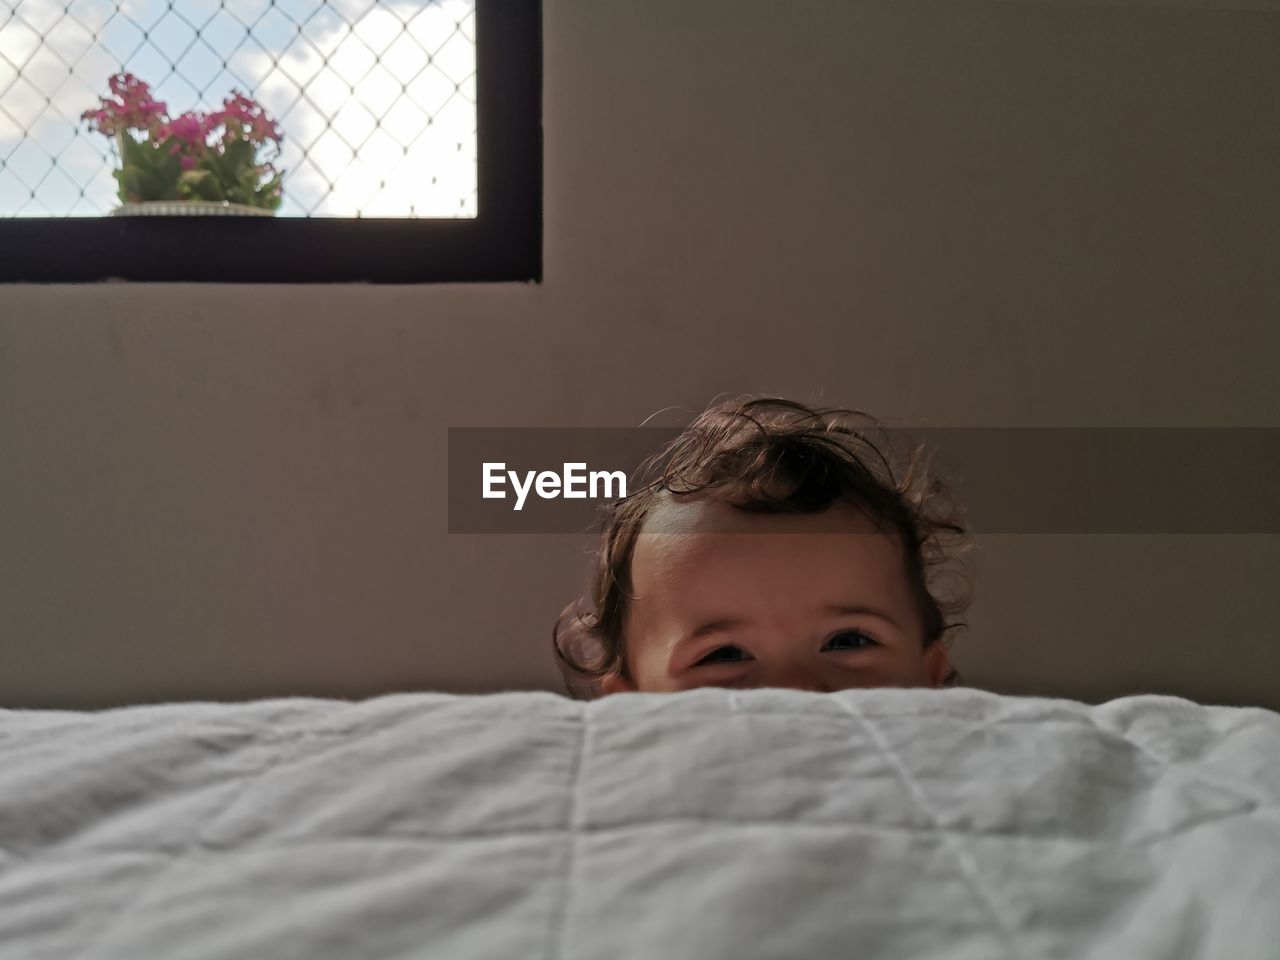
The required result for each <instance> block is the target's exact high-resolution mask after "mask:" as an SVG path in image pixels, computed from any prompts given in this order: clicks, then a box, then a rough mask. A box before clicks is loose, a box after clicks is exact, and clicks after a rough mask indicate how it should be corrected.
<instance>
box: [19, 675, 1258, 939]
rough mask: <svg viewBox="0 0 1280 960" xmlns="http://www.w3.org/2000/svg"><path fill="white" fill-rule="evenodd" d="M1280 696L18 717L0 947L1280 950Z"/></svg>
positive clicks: (860, 696) (631, 699)
mask: <svg viewBox="0 0 1280 960" xmlns="http://www.w3.org/2000/svg"><path fill="white" fill-rule="evenodd" d="M1278 799H1280V715H1277V714H1275V713H1271V712H1268V711H1264V710H1245V709H1231V708H1221V707H1202V706H1198V705H1196V704H1194V703H1190V702H1187V701H1184V700H1177V699H1173V698H1167V697H1137V698H1130V699H1126V700H1117V701H1113V702H1111V703H1109V704H1105V705H1103V706H1098V707H1089V706H1085V705H1083V704H1079V703H1074V702H1070V701H1060V700H1043V699H1020V698H1011V697H1000V696H996V695H994V694H988V693H982V692H979V691H974V690H950V691H904V690H872V691H847V692H843V693H837V694H825V695H824V694H812V693H803V692H799V691H793V690H752V691H738V692H732V691H727V690H721V689H701V690H695V691H691V692H688V693H683V694H676V695H659V694H623V695H618V696H613V697H608V698H605V699H603V700H599V701H595V702H592V703H578V702H574V701H570V700H567V699H565V698H562V697H559V696H556V695H554V694H550V693H504V694H494V695H487V696H452V695H445V694H416V695H401V696H393V697H385V698H381V699H377V700H370V701H367V702H362V703H346V702H338V701H321V700H275V701H262V702H257V703H249V704H172V705H163V706H151V707H136V708H129V709H122V710H114V711H108V712H102V713H84V714H80V713H71V712H22V711H11V712H4V711H0V958H3V960H17V958H24V960H26V958H33V960H34V958H40V960H46V958H68V960H96V958H108V957H109V958H120V960H166V958H175V960H178V958H181V960H195V958H201V960H206V958H226V960H233V958H234V960H274V958H299V960H340V958H341V960H348V958H366V957H367V958H373V957H377V958H406V960H407V958H446V960H468V958H493V960H517V958H519V960H525V958H546V960H559V958H566V960H569V958H572V960H601V958H614V957H617V958H628V960H632V958H634V960H685V958H687V960H717V958H740V957H741V958H754V957H777V958H788V960H791V958H808V957H813V958H823V960H826V958H844V957H858V958H887V957H895V958H913V960H922V958H947V960H960V958H972V960H993V958H1006V957H1008V958H1042V957H1043V958H1050V957H1053V958H1057V957H1072V958H1075V957H1080V958H1112V957H1114V958H1117V960H1155V958H1179V960H1184V958H1211V960H1254V958H1257V960H1276V958H1280V806H1278V804H1277V801H1278Z"/></svg>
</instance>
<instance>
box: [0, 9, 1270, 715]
mask: <svg viewBox="0 0 1280 960" xmlns="http://www.w3.org/2000/svg"><path fill="white" fill-rule="evenodd" d="M1232 6H1235V7H1237V8H1238V9H1235V10H1232V9H1229V8H1230V7H1232ZM1244 7H1249V8H1253V9H1254V10H1255V11H1256V10H1258V9H1260V8H1263V7H1268V8H1270V9H1271V10H1272V11H1273V12H1271V13H1260V12H1247V11H1243V10H1242V9H1239V8H1244ZM1274 9H1275V7H1274V5H1269V4H1261V3H1253V4H1236V5H1231V4H1225V3H1210V2H1204V3H1140V4H1139V3H1132V4H1117V3H1111V4H1092V5H1080V4H1074V3H1065V2H1063V3H1051V2H1026V3H1009V2H997V3H980V2H958V0H957V2H947V3H941V2H939V3H919V2H904V0H877V2H854V0H839V2H837V0H806V2H800V0H796V2H784V3H778V2H765V0H754V2H744V0H699V2H698V3H686V2H677V0H647V2H645V3H636V2H633V0H546V3H545V11H544V16H545V34H546V36H545V63H546V71H545V134H546V192H545V202H546V229H545V264H546V266H545V282H544V283H543V284H542V285H540V286H535V285H528V286H525V285H493V286H436V287H423V288H412V287H400V288H360V287H345V288H319V287H317V288H287V287H274V288H250V287H234V286H233V287H194V286H176V287H166V286H155V287H146V286H132V285H109V286H84V287H7V288H3V289H0V443H2V447H0V458H2V459H0V506H2V509H3V514H2V515H0V702H2V703H4V704H6V705H20V704H22V705H41V706H89V705H103V704H116V703H124V702H130V701H137V700H153V699H174V698H181V697H201V698H239V697H251V696H267V695H286V694H341V695H364V694H372V693H376V692H380V691H385V690H402V689H412V688H432V689H447V690H494V689H508V688H520V687H550V688H556V687H557V684H558V675H557V674H556V672H555V670H554V668H553V666H552V662H551V658H550V653H549V646H548V642H549V640H548V638H549V627H550V623H551V621H552V619H553V618H554V616H555V615H556V613H557V612H558V611H559V609H560V607H561V606H562V605H563V603H564V602H565V601H567V600H568V599H569V598H570V597H571V596H572V595H573V594H574V593H575V592H576V591H577V589H578V588H579V586H580V585H581V578H582V576H583V573H584V571H585V552H584V551H585V547H586V546H587V544H586V543H585V542H584V541H582V540H580V539H577V538H574V537H569V536H563V537H534V536H526V537H516V536H513V537H496V536H472V537H467V536H449V535H448V534H447V533H446V532H445V522H446V521H445V503H444V495H445V490H444V476H445V464H444V460H443V457H444V449H445V439H446V434H445V430H446V428H447V427H448V426H461V425H517V424H528V425H534V424H540V425H587V424H600V425H631V424H636V423H638V422H639V421H640V420H642V419H643V418H644V417H646V416H647V415H648V414H650V413H652V412H653V411H655V410H657V409H658V408H660V407H664V406H668V405H683V406H686V407H691V408H700V407H701V406H702V405H704V404H705V403H706V402H707V401H709V400H710V399H711V398H712V397H713V396H714V395H716V394H718V393H721V392H725V391H729V392H737V391H746V390H751V391H782V392H784V393H787V394H792V395H795V396H797V397H799V398H803V399H810V400H820V401H826V402H834V403H843V404H851V405H854V406H858V407H861V408H863V409H868V410H871V411H873V412H876V413H878V414H880V415H882V416H885V417H887V418H896V419H899V420H901V421H917V422H919V421H925V420H927V421H928V422H929V423H931V424H933V425H939V426H941V425H993V426H994V425H1128V426H1149V425H1167V426H1173V425H1198V426H1211V425H1255V426H1276V425H1280V405H1278V404H1277V399H1278V397H1277V392H1278V391H1277V387H1276V383H1275V357H1276V355H1277V349H1278V348H1280V334H1278V333H1277V324H1276V321H1277V318H1278V317H1280V279H1278V277H1280V272H1278V271H1277V269H1276V268H1277V265H1278V264H1280V227H1278V224H1280V216H1277V214H1280V178H1277V175H1276V173H1277V170H1278V169H1280V123H1277V120H1278V116H1277V112H1276V105H1277V103H1280V58H1277V57H1276V56H1275V52H1276V50H1277V49H1280V19H1278V18H1277V17H1276V16H1275V15H1274ZM49 255H50V256H56V255H57V251H49ZM1277 540H1278V538H1277V537H1263V536H1254V537H1247V536H1239V537H1226V536H1223V537H1193V536H1185V537H1180V536H1151V537H1125V536H1108V537H1086V536H1078V537H1053V536H998V537H997V536H988V537H983V538H981V541H980V553H979V563H980V573H979V577H980V579H979V583H978V598H977V602H976V603H975V605H974V608H973V611H972V616H971V618H970V622H971V624H972V630H971V631H970V633H969V635H968V636H967V637H966V638H965V639H964V640H963V641H962V646H961V647H960V648H959V650H958V654H957V660H958V662H959V664H960V667H961V669H962V670H963V671H964V673H965V675H966V677H967V679H968V680H969V681H970V682H972V683H974V684H976V685H979V686H987V687H990V688H992V689H996V690H1001V691H1008V692H1036V693H1050V694H1056V695H1064V696H1074V697H1080V698H1086V699H1088V698H1101V697H1105V696H1111V695H1116V694H1121V693H1127V692H1138V691H1163V692H1170V693H1176V694H1180V695H1184V696H1190V697H1195V698H1200V699H1204V700H1209V701H1215V702H1240V703H1248V702H1252V703H1265V704H1269V705H1271V706H1273V707H1280V639H1278V638H1280V631H1278V630H1277V613H1276V604H1275V603H1274V598H1273V593H1274V584H1275V581H1276V579H1277V578H1276V571H1277V569H1280V564H1277V559H1278V558H1280V546H1278V543H1277Z"/></svg>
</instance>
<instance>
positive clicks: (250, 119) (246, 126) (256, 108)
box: [209, 90, 283, 145]
mask: <svg viewBox="0 0 1280 960" xmlns="http://www.w3.org/2000/svg"><path fill="white" fill-rule="evenodd" d="M209 120H210V122H211V123H213V124H214V125H216V124H221V125H222V127H223V139H224V140H239V139H241V138H244V139H246V140H249V141H251V142H252V143H258V144H265V143H267V142H269V141H274V142H275V143H276V144H277V145H278V144H279V143H280V141H281V140H282V139H283V137H282V136H281V134H280V128H279V126H277V125H276V122H275V121H274V120H272V119H270V118H269V117H268V116H267V115H266V112H265V111H264V110H263V109H262V105H261V104H259V103H258V102H257V101H255V100H251V99H250V98H249V97H246V96H245V95H244V94H243V93H241V92H240V91H238V90H233V91H232V93H231V96H230V97H228V98H227V99H226V100H224V101H223V102H222V109H221V110H218V111H216V112H215V113H211V114H209Z"/></svg>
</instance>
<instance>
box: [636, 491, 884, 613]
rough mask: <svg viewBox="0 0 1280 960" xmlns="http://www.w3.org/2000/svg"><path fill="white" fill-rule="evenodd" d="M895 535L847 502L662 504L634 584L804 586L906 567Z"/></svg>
mask: <svg viewBox="0 0 1280 960" xmlns="http://www.w3.org/2000/svg"><path fill="white" fill-rule="evenodd" d="M901 569H902V567H901V554H900V552H899V550H898V540H897V536H896V532H895V531H894V530H893V528H892V526H891V525H888V524H884V525H882V527H881V529H880V530H877V529H876V524H875V522H874V521H873V520H872V519H870V518H869V517H868V516H867V515H866V514H864V513H862V512H860V511H858V510H856V509H854V508H853V507H851V506H847V505H843V504H842V505H836V506H833V507H831V508H829V509H827V510H825V511H823V512H821V513H782V514H777V513H775V514H762V513H751V512H748V511H745V510H739V509H737V508H736V507H733V506H730V505H728V504H725V503H720V502H716V501H710V500H698V501H690V502H670V501H667V502H664V503H662V504H660V505H659V506H657V507H655V509H654V511H653V512H652V513H651V514H650V516H649V517H648V518H646V521H645V524H644V526H643V527H642V528H641V530H640V533H639V535H638V537H637V540H636V544H635V552H634V555H633V557H632V564H631V572H632V583H633V586H634V587H635V588H637V589H638V590H640V591H641V592H642V593H644V592H648V591H649V590H650V589H663V588H665V589H667V590H671V589H680V591H681V592H685V591H686V590H688V589H694V588H697V587H699V586H707V585H714V584H715V583H716V582H717V581H719V580H724V579H726V578H742V577H744V576H748V577H749V576H751V575H753V574H757V573H758V574H760V575H761V576H763V575H765V574H767V575H768V576H769V578H771V579H772V580H775V581H776V580H782V581H786V582H788V583H790V584H792V585H793V586H799V587H801V588H803V587H805V586H808V585H812V586H814V587H822V586H824V585H827V584H830V583H833V582H842V581H845V580H847V579H848V578H850V577H856V578H857V579H859V580H863V579H865V578H866V577H868V576H872V577H876V578H879V577H891V576H897V575H898V574H899V573H900V571H901Z"/></svg>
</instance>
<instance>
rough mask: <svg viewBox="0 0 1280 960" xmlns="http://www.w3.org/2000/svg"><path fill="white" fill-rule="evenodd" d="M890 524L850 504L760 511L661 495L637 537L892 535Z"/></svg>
mask: <svg viewBox="0 0 1280 960" xmlns="http://www.w3.org/2000/svg"><path fill="white" fill-rule="evenodd" d="M892 533H893V529H892V526H891V525H889V524H881V525H880V526H879V529H877V524H876V522H875V520H873V519H872V518H871V517H870V516H869V515H868V514H867V513H865V512H864V511H862V510H859V509H857V508H856V507H855V506H853V505H852V504H848V503H835V504H832V505H831V506H830V507H828V508H827V509H826V510H823V511H820V512H816V513H798V512H794V513H792V512H779V513H762V512H755V511H750V510H742V509H740V508H738V507H735V506H732V505H731V504H728V503H725V502H723V501H720V500H714V499H709V498H705V497H704V498H697V499H688V500H675V499H672V498H671V497H669V496H664V497H661V498H659V499H658V500H657V502H656V503H655V504H654V505H653V507H652V508H651V509H650V510H649V512H648V515H647V516H646V517H645V519H644V523H643V524H642V525H641V528H640V532H639V536H640V537H646V536H648V537H655V538H659V539H660V538H662V537H664V536H665V537H683V536H690V535H695V534H696V535H708V534H725V535H730V534H732V535H742V534H746V535H751V534H783V535H787V534H790V535H804V534H858V535H877V534H880V535H884V534H888V535H892Z"/></svg>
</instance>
